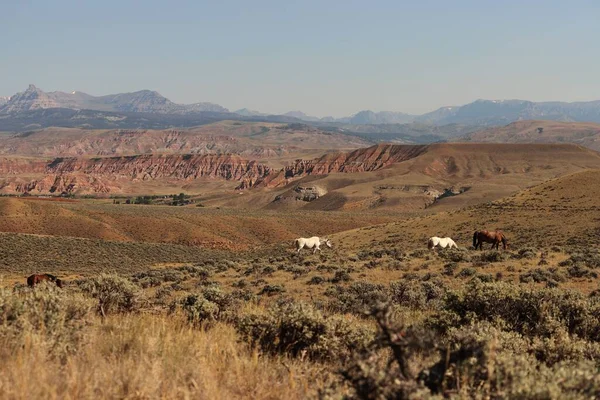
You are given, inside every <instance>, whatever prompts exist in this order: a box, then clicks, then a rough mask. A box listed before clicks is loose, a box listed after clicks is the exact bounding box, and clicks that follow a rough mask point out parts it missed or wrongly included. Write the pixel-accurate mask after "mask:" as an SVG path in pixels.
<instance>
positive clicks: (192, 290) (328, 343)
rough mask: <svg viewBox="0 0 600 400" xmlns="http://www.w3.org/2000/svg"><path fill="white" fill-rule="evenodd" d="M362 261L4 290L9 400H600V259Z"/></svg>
mask: <svg viewBox="0 0 600 400" xmlns="http://www.w3.org/2000/svg"><path fill="white" fill-rule="evenodd" d="M351 258H352V259H343V258H341V256H340V255H339V254H335V253H333V252H331V253H325V252H324V253H323V254H320V255H319V254H317V255H312V254H308V253H307V254H306V255H296V254H293V255H292V254H287V255H286V254H280V255H277V256H271V257H267V256H265V257H258V258H255V259H250V260H249V259H245V260H244V259H239V260H228V259H215V260H212V259H207V260H205V261H202V262H198V263H195V264H183V265H180V266H178V267H175V266H173V267H170V268H161V269H153V270H148V271H145V272H137V273H135V274H133V275H127V274H121V275H117V274H105V273H101V274H98V275H95V276H92V277H89V278H82V279H78V280H72V281H70V282H68V284H67V285H66V287H65V288H64V289H62V290H61V289H59V288H57V287H56V286H54V285H51V284H42V285H38V286H36V287H35V288H33V289H32V288H29V287H25V286H24V285H22V284H16V285H14V287H12V288H11V287H6V288H4V289H2V291H1V292H0V340H1V341H2V343H1V345H0V357H1V363H0V394H1V396H2V398H11V399H20V398H22V399H25V398H27V399H32V398H45V399H46V398H61V399H68V398H73V399H75V398H77V399H81V398H207V399H208V398H210V399H230V398H248V399H250V398H261V399H279V398H289V399H295V398H297V399H300V398H323V399H336V398H344V397H345V398H363V399H384V398H394V399H442V398H455V399H470V398H481V399H489V398H494V399H504V398H506V399H519V398H521V399H533V398H535V399H594V398H599V397H600V373H599V369H598V368H599V365H600V364H599V363H598V360H599V359H600V324H599V321H598V315H599V312H600V295H599V293H600V291H598V290H596V289H597V283H596V279H597V272H596V271H597V270H598V268H599V267H600V253H599V252H598V251H593V250H589V249H587V247H585V248H578V247H577V246H573V247H565V248H558V247H554V248H552V249H551V250H549V251H541V252H540V251H539V250H538V249H535V248H521V249H516V250H511V251H506V252H497V251H484V252H475V251H472V250H467V249H465V248H461V249H458V250H456V249H454V250H447V251H446V250H442V251H440V252H439V253H436V252H429V251H426V250H422V249H415V250H412V251H405V250H403V249H400V248H397V247H396V248H386V247H379V246H373V247H372V249H371V250H368V251H367V250H363V251H361V252H359V254H358V255H357V256H356V257H355V256H352V257H351ZM345 265H351V266H350V267H346V266H345ZM359 266H360V267H359Z"/></svg>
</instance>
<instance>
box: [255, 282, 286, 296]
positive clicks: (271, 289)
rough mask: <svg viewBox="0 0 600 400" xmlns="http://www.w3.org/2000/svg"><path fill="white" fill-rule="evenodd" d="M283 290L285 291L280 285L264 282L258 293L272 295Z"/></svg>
mask: <svg viewBox="0 0 600 400" xmlns="http://www.w3.org/2000/svg"><path fill="white" fill-rule="evenodd" d="M283 292H285V288H284V287H283V286H281V285H273V284H266V285H265V286H264V287H263V288H262V290H261V291H260V292H259V293H258V294H259V295H262V294H266V295H267V296H273V295H275V294H279V293H283Z"/></svg>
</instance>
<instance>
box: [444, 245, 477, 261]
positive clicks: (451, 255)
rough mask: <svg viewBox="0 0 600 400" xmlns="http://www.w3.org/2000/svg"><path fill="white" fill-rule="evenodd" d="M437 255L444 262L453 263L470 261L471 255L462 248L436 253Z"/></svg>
mask: <svg viewBox="0 0 600 400" xmlns="http://www.w3.org/2000/svg"><path fill="white" fill-rule="evenodd" d="M438 255H439V256H440V257H441V258H443V259H445V260H450V261H452V262H455V263H458V262H470V261H471V255H470V254H469V251H468V250H467V249H464V248H461V249H456V248H453V249H448V250H442V251H440V252H439V253H438Z"/></svg>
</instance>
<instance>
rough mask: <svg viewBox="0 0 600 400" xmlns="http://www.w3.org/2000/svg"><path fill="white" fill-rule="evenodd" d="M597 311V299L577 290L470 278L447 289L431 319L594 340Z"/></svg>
mask: <svg viewBox="0 0 600 400" xmlns="http://www.w3.org/2000/svg"><path fill="white" fill-rule="evenodd" d="M599 311H600V303H599V302H597V301H594V300H593V299H588V298H586V297H585V296H583V295H582V294H580V293H578V292H572V291H566V290H564V291H561V290H558V289H535V288H531V287H523V286H517V285H514V284H509V283H504V282H494V283H481V282H478V281H471V282H470V283H469V284H468V285H467V286H466V288H465V289H464V290H461V291H450V292H448V293H447V295H446V297H445V302H444V305H443V312H441V313H438V314H437V315H435V316H433V317H432V319H431V322H432V326H437V327H438V328H442V330H443V329H446V328H447V327H448V326H461V325H468V324H471V323H474V322H477V321H489V322H493V323H494V324H495V325H496V326H498V327H499V328H500V329H503V330H507V331H513V332H518V333H520V334H523V335H525V336H529V337H533V336H539V337H551V336H552V335H554V334H555V333H556V332H559V331H560V330H561V329H564V330H566V332H567V333H568V334H571V335H572V334H576V335H578V336H579V337H581V338H584V339H586V340H592V341H598V340H600V325H599V324H598V323H597V317H596V315H597V314H598V312H599Z"/></svg>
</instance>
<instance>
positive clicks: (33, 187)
mask: <svg viewBox="0 0 600 400" xmlns="http://www.w3.org/2000/svg"><path fill="white" fill-rule="evenodd" d="M426 148H427V146H401V145H377V146H373V147H369V148H366V149H359V150H355V151H352V152H348V153H343V152H339V153H330V154H326V155H324V156H322V157H320V158H317V159H314V160H296V161H294V162H293V163H291V164H290V165H288V166H286V167H285V168H282V169H279V170H274V169H272V168H270V167H269V166H267V165H265V164H264V163H261V162H258V161H256V160H247V159H244V158H242V157H240V156H238V155H231V154H228V155H217V154H165V155H137V156H123V157H96V158H79V157H60V158H55V159H53V160H50V161H48V160H46V161H43V160H39V159H34V158H32V159H28V158H14V159H11V158H3V159H0V174H1V175H3V176H4V177H5V180H4V182H3V183H1V184H0V189H2V190H3V191H5V192H15V193H24V192H36V193H40V194H43V193H73V192H80V193H110V192H114V191H118V185H117V184H116V182H118V181H123V180H126V181H131V182H135V181H154V180H156V181H160V180H168V181H190V180H196V179H218V180H225V181H234V182H238V185H237V187H236V189H240V190H241V189H249V188H253V187H256V186H266V187H279V186H283V185H286V184H287V183H289V182H290V181H292V180H295V179H299V178H301V177H304V176H307V175H325V174H330V173H352V172H365V171H375V170H378V169H381V168H384V167H386V166H389V165H391V164H393V163H396V162H402V161H405V160H408V159H410V158H413V157H416V156H418V155H419V154H421V153H423V152H424V151H425V149H426ZM11 176H12V177H14V179H7V177H8V178H10V177H11Z"/></svg>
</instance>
